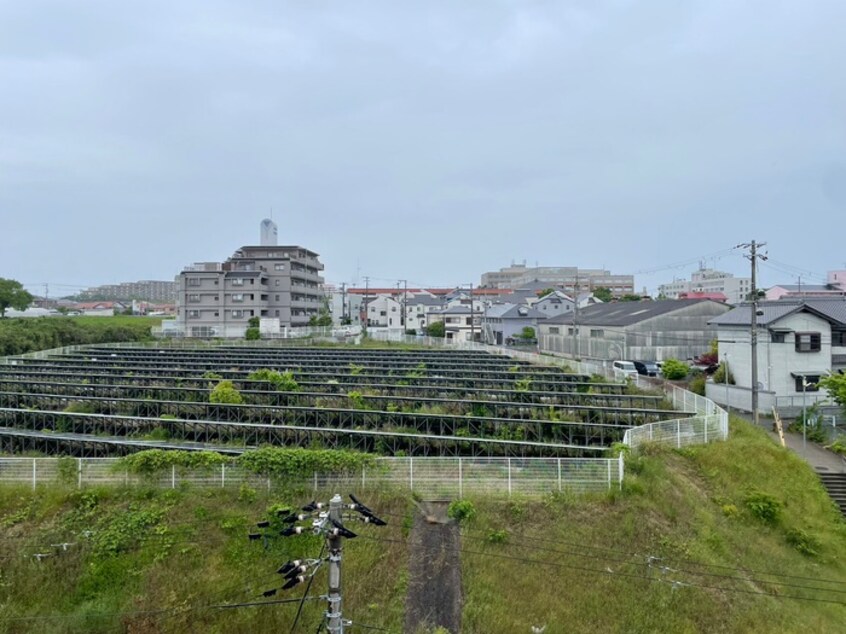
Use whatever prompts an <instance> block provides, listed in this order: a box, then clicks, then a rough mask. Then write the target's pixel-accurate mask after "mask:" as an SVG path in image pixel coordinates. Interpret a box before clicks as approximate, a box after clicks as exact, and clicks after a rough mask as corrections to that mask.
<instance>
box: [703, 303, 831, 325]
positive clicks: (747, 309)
mask: <svg viewBox="0 0 846 634" xmlns="http://www.w3.org/2000/svg"><path fill="white" fill-rule="evenodd" d="M801 310H809V311H810V312H813V313H816V314H818V315H819V316H820V317H823V318H825V319H829V320H830V321H832V322H834V323H837V324H839V325H841V326H846V299H842V298H831V299H806V300H804V301H799V300H779V301H771V302H758V312H759V315H758V324H759V325H761V326H767V325H769V324H771V323H773V322H775V321H778V320H779V319H781V318H782V317H786V316H787V315H790V314H792V313H795V312H798V311H801ZM751 320H752V305H751V304H743V305H741V306H737V307H736V308H734V309H732V310H731V311H729V312H727V313H726V314H725V315H720V316H719V317H715V318H714V319H713V320H711V322H709V323H711V324H713V325H715V326H748V325H750V323H751Z"/></svg>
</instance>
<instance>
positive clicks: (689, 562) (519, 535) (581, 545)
mask: <svg viewBox="0 0 846 634" xmlns="http://www.w3.org/2000/svg"><path fill="white" fill-rule="evenodd" d="M382 515H384V516H386V517H396V518H401V519H405V518H406V516H405V515H399V514H397V513H389V512H383V513H382ZM468 531H469V532H476V533H483V534H484V533H485V531H484V530H481V529H472V528H463V529H462V536H465V537H466V536H467V535H466V532H468ZM509 535H510V536H511V537H514V538H516V539H519V540H520V542H525V541H530V542H540V543H545V544H557V545H561V544H563V545H568V546H574V547H577V548H585V549H588V550H595V551H600V552H607V553H611V554H614V555H623V556H626V557H649V556H650V555H647V554H644V553H635V552H631V551H625V550H617V549H613V548H606V547H602V546H588V545H586V544H584V543H579V542H572V541H567V540H562V539H550V538H543V537H535V536H529V535H525V534H523V533H516V532H512V533H509ZM471 539H474V540H478V541H487V537H478V538H477V537H472V538H471ZM520 545H523V544H520ZM540 550H548V551H549V552H558V553H560V554H574V553H573V552H572V551H560V550H556V549H540ZM579 556H581V555H579ZM588 556H591V555H588ZM594 556H595V557H597V558H598V556H596V555H594ZM655 559H656V560H660V561H662V562H674V563H676V564H683V565H688V566H699V567H704V568H716V569H719V570H728V571H734V572H738V573H745V574H753V575H765V576H774V577H781V578H784V579H796V580H800V581H810V582H815V583H829V584H837V585H846V581H841V580H837V579H826V578H821V577H807V576H802V575H793V574H788V573H782V572H773V571H767V570H759V569H750V568H739V567H737V566H726V565H722V564H708V563H704V562H698V561H694V560H692V559H685V558H680V557H673V556H663V555H662V556H660V557H656V558H655ZM629 563H633V564H634V563H636V562H629ZM638 565H644V564H640V563H638ZM679 570H680V571H681V569H679ZM687 572H689V573H690V574H696V573H695V572H693V571H687ZM705 576H710V574H706V575H705ZM727 577H728V578H733V579H735V580H738V581H754V579H748V578H746V577H731V576H727ZM759 581H761V582H762V583H770V584H775V585H785V584H782V583H777V582H773V581H769V580H766V579H761V580H759ZM797 587H802V588H806V589H817V590H824V591H831V592H837V593H841V592H843V593H846V590H834V589H831V590H830V589H828V588H814V587H812V586H804V585H799V586H797Z"/></svg>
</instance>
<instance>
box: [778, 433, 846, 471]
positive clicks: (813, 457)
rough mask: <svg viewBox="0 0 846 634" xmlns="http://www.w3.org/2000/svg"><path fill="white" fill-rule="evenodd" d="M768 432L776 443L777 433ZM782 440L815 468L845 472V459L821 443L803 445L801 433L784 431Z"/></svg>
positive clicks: (809, 442)
mask: <svg viewBox="0 0 846 634" xmlns="http://www.w3.org/2000/svg"><path fill="white" fill-rule="evenodd" d="M769 434H770V436H771V437H772V438H773V440H775V441H776V442H777V443H780V442H781V441H780V440H779V439H778V434H776V433H775V432H772V431H771V432H769ZM784 442H785V443H787V448H788V449H790V450H791V451H793V452H795V453H796V454H798V455H799V456H801V457H802V458H804V459H805V460H806V461H807V462H808V464H810V465H811V466H812V467H813V468H814V469H815V470H817V471H822V472H825V473H838V472H839V473H846V460H844V459H843V456H839V455H837V454H836V453H834V452H833V451H829V450H828V449H823V448H822V445H818V444H816V443H813V442H811V441H808V442H807V444H806V445H804V446H803V444H802V434H793V433H785V434H784Z"/></svg>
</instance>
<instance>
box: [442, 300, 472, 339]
mask: <svg viewBox="0 0 846 634" xmlns="http://www.w3.org/2000/svg"><path fill="white" fill-rule="evenodd" d="M483 314H484V313H483V310H482V307H481V306H480V305H479V306H477V305H476V302H475V301H474V302H473V307H472V310H471V306H470V304H469V302H468V303H467V304H460V303H455V304H453V305H452V306H448V307H447V308H444V309H442V310H434V311H432V312H430V313H429V320H430V321H429V325H431V324H433V323H435V322H438V321H442V322H444V331H445V336H446V338H447V339H451V340H454V341H479V340H480V339H481V336H482V315H483Z"/></svg>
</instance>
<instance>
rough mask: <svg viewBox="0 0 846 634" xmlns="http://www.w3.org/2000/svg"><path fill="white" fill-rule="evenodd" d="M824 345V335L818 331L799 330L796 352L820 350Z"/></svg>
mask: <svg viewBox="0 0 846 634" xmlns="http://www.w3.org/2000/svg"><path fill="white" fill-rule="evenodd" d="M821 347H822V337H821V336H820V333H818V332H797V333H796V352H819V351H820V349H821Z"/></svg>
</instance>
